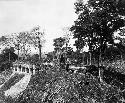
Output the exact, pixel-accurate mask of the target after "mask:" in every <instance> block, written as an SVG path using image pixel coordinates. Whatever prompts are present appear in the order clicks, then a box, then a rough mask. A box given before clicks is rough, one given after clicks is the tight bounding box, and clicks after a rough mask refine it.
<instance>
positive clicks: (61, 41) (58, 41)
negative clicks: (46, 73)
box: [53, 37, 65, 60]
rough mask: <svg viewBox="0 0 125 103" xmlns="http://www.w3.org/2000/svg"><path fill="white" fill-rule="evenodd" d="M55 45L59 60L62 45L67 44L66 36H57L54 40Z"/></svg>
mask: <svg viewBox="0 0 125 103" xmlns="http://www.w3.org/2000/svg"><path fill="white" fill-rule="evenodd" d="M53 42H54V43H53V46H54V47H55V48H54V49H55V52H56V55H57V60H59V58H60V55H61V50H62V47H63V45H64V44H65V38H63V37H59V38H55V39H54V40H53Z"/></svg>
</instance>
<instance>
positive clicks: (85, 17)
mask: <svg viewBox="0 0 125 103" xmlns="http://www.w3.org/2000/svg"><path fill="white" fill-rule="evenodd" d="M121 9H124V8H120V9H119V7H118V6H117V3H116V2H114V0H89V1H88V3H87V4H84V2H83V1H82V0H79V1H77V2H76V3H75V10H76V14H77V15H78V18H77V20H76V21H75V22H74V23H75V24H74V25H73V26H72V27H71V29H70V30H71V31H72V32H73V34H74V38H76V41H75V46H76V48H77V49H79V50H81V49H82V48H83V47H84V46H85V45H88V46H89V50H90V51H93V50H97V49H101V50H103V49H104V48H105V46H106V44H107V43H109V44H113V43H114V37H113V34H114V32H116V31H117V30H119V29H120V28H121V27H124V26H125V19H124V18H123V16H122V15H121V13H120V12H119V11H120V10H121Z"/></svg>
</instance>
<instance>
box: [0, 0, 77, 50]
mask: <svg viewBox="0 0 125 103" xmlns="http://www.w3.org/2000/svg"><path fill="white" fill-rule="evenodd" d="M75 1H76V0H0V36H2V35H11V34H12V33H18V32H22V31H30V30H31V29H32V28H33V27H35V26H38V25H39V26H40V27H41V29H40V30H41V31H42V30H45V39H46V43H45V45H44V48H43V50H42V51H44V52H48V51H52V50H53V47H52V44H53V39H54V38H57V37H60V36H62V35H64V33H63V28H64V27H71V26H72V25H73V24H74V21H75V20H76V18H77V15H76V14H75V9H74V3H75Z"/></svg>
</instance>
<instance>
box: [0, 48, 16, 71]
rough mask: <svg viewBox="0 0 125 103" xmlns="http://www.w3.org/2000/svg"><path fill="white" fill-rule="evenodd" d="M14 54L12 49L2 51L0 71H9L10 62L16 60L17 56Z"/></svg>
mask: <svg viewBox="0 0 125 103" xmlns="http://www.w3.org/2000/svg"><path fill="white" fill-rule="evenodd" d="M14 52H15V51H14V48H13V47H10V48H5V49H3V51H2V54H0V68H1V71H3V70H8V69H10V66H12V62H14V61H16V60H17V58H18V55H17V54H15V53H14Z"/></svg>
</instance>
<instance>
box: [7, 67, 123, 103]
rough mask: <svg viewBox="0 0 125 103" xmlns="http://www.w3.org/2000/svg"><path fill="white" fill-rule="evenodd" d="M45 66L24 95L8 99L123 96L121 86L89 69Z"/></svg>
mask: <svg viewBox="0 0 125 103" xmlns="http://www.w3.org/2000/svg"><path fill="white" fill-rule="evenodd" d="M42 69H43V70H42V71H40V72H39V73H38V74H35V75H34V76H32V78H31V80H30V83H29V84H28V87H27V88H26V90H25V91H24V92H23V93H22V94H21V95H19V96H18V97H17V98H15V99H13V100H12V98H9V99H6V103H56V102H57V101H60V103H90V101H91V103H94V102H93V101H94V100H96V101H97V103H117V102H116V101H119V100H120V99H121V96H122V94H121V95H120V94H119V92H118V89H117V87H113V86H107V85H104V84H103V83H100V82H99V80H98V78H97V77H94V76H92V75H91V74H89V73H87V74H83V73H70V72H66V71H65V69H64V68H60V67H59V66H58V65H57V66H54V67H51V66H50V67H44V68H42ZM111 101H114V102H111Z"/></svg>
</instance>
